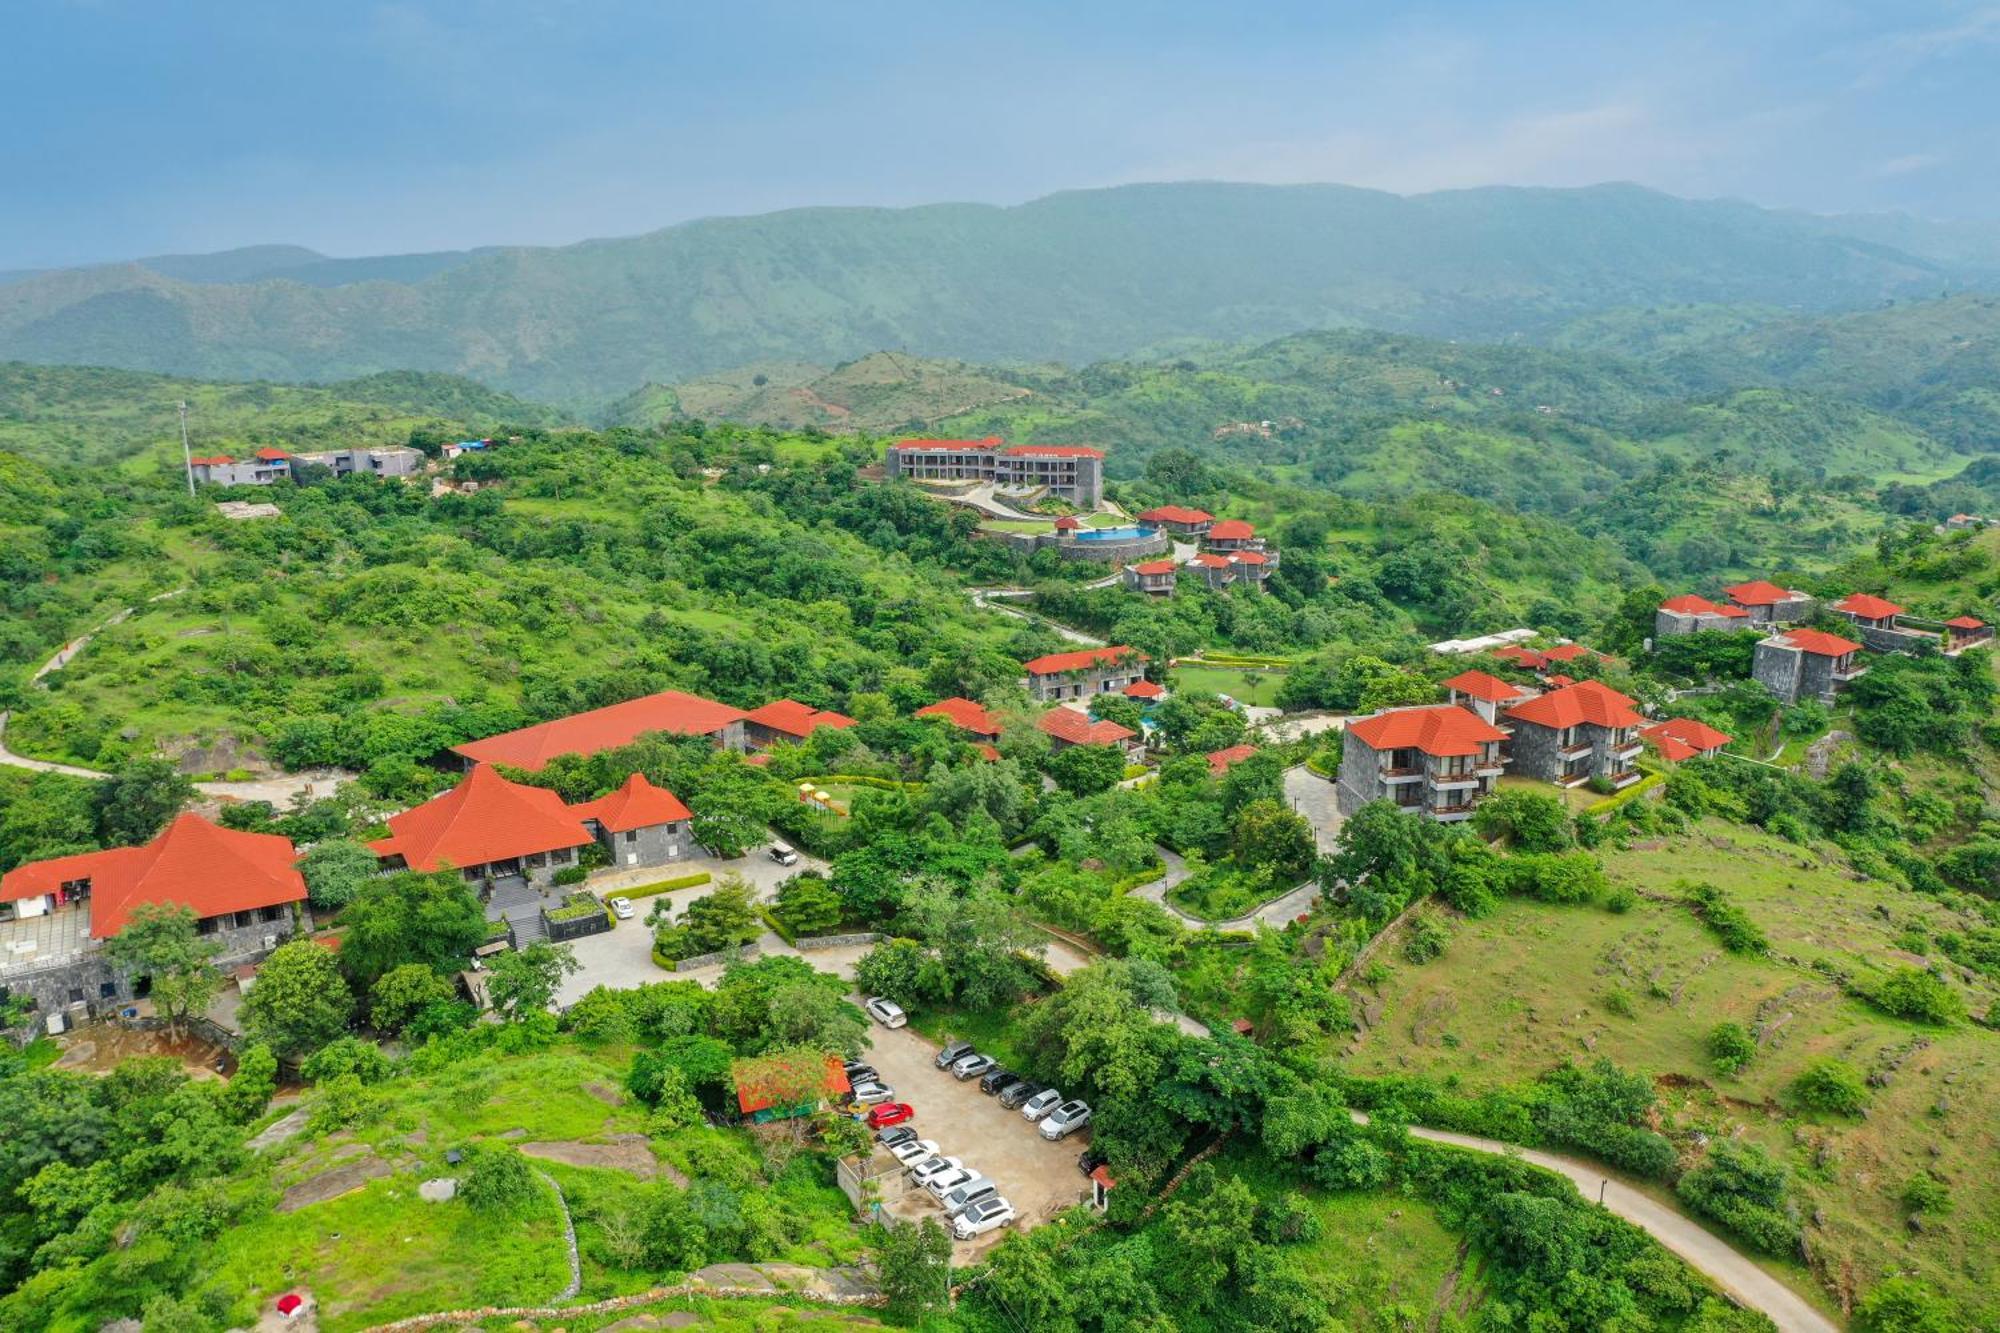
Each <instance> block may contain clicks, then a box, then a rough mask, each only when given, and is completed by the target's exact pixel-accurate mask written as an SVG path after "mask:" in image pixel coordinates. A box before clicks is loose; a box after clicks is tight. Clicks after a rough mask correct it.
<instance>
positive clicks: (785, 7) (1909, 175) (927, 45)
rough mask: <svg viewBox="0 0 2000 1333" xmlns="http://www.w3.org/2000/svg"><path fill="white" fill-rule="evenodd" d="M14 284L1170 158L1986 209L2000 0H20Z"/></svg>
mask: <svg viewBox="0 0 2000 1333" xmlns="http://www.w3.org/2000/svg"><path fill="white" fill-rule="evenodd" d="M5 11H6V12H5V13H4V15H0V124H4V125H5V127H6V128H5V131H4V133H0V268H11V267H28V266H37V265H45V264H56V263H67V262H76V261H83V260H94V259H106V258H119V257H128V256H134V255H142V254H151V253H160V252H166V251H187V250H215V249H222V248H226V247H229V246H235V245H245V244H252V243H257V242H266V241H287V242H293V243H297V244H302V245H309V246H312V247H314V248H315V249H319V250H323V251H326V252H328V253H331V254H370V253H382V252H392V251H405V250H422V249H442V248H457V247H462V246H468V245H477V244H488V243H496V242H530V243H550V242H565V241H573V240H578V239H582V238H585V237H590V236H611V235H624V234H630V233H633V232H640V231H646V230H649V229H651V228H654V227H659V226H663V225H666V224H668V223H671V222H676V221H680V220H684V219H687V218H691V217H699V216H704V215H712V214H719V213H745V212H757V211H763V210H767V209H773V208H783V207H789V206H793V205H800V204H909V203H923V202H932V201H938V200H984V201H990V202H995V203H1012V202H1018V201H1021V200H1024V199H1028V198H1032V197H1034V196H1036V195H1040V194H1045V193H1048V192H1050V191H1053V190H1058V189H1065V188H1072V187H1082V186H1097V185H1109V184H1115V183H1119V182H1125V181H1138V180H1170V179H1188V178H1209V179H1230V180H1254V181H1274V182H1293V181H1338V182H1344V183H1349V184H1356V185H1371V186H1379V187H1381V188H1384V189H1390V190H1396V191H1400V192H1410V191H1418V190H1429V189H1438V188H1449V187H1454V186H1466V185H1481V184H1492V183H1515V184H1547V185H1575V184H1585V183H1590V182H1595V181H1604V180H1633V181H1638V182H1641V183H1643V184H1647V185H1653V186H1657V187H1659V188H1661V189H1665V190H1669V191H1672V192H1674V193H1677V194H1685V195H1696V196H1713V195H1728V196H1735V197H1740V198H1745V199H1749V200H1752V201H1754V202H1757V203H1762V204H1770V205H1784V206H1793V207H1801V208H1808V209H1813V210H1817V211H1825V212H1833V211H1848V210H1887V209H1901V210H1906V211H1911V212H1917V213H1923V214H1928V215H1932V216H1941V217H1980V218H1994V217H2000V3H1978V2H1977V0H1973V2H1970V3H1951V2H1949V0H1876V2H1872V3H1832V2H1827V3H1801V2H1795V0H1733V2H1732V3H1727V4H1723V3H1709V0H1677V2H1676V3H1669V4H1658V3H1653V4H1645V5H1639V4H1632V3H1619V0H1596V3H1588V4H1566V3H1536V0H1512V2H1511V3H1501V2H1500V0H1466V2H1464V3H1434V4H1423V3H1412V4H1397V3H1383V0H1372V2H1371V3H1366V4H1347V3H1339V2H1338V0H1318V2H1317V3H1314V2H1311V0H1300V2H1298V3H1292V2H1290V0H1283V2H1270V3H1257V2H1256V0H1236V3H1216V4H1184V3H1176V2H1175V0H1094V2H1093V0H1066V2H1065V3H1060V4H1051V3H1040V2H1039V0H1008V2H1006V3H991V2H990V0H989V3H985V4H977V5H974V4H956V3H951V0H943V2H942V3H940V0H928V3H907V4H906V3H871V2H870V0H847V3H833V2H830V0H819V2H818V3H784V2H783V0H727V3H707V2H706V0H596V2H594V3H593V2H590V0H483V2H474V0H461V2H460V3H450V4H447V3H433V2H429V0H406V2H404V3H372V2H371V0H344V3H338V4H333V3H321V2H320V0H243V2H242V3H222V2H221V0H69V2H68V3H61V2H59V0H5Z"/></svg>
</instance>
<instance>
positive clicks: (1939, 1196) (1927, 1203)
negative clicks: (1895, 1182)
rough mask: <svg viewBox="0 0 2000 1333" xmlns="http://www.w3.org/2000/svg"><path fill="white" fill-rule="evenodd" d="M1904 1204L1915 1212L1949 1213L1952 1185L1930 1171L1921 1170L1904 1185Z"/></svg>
mask: <svg viewBox="0 0 2000 1333" xmlns="http://www.w3.org/2000/svg"><path fill="white" fill-rule="evenodd" d="M1903 1206H1904V1207H1905V1208H1907V1209H1909V1210H1910V1211H1911V1212H1913V1213H1948V1212H1950V1211H1951V1187H1950V1186H1948V1185H1946V1184H1945V1183H1944V1182H1943V1181H1942V1180H1939V1179H1938V1178H1937V1177H1936V1176H1934V1175H1932V1174H1931V1173H1930V1172H1928V1171H1920V1172H1918V1173H1917V1174H1916V1175H1914V1176H1911V1177H1910V1183H1909V1184H1907V1185H1905V1186H1903Z"/></svg>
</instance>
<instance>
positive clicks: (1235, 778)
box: [1222, 750, 1285, 818]
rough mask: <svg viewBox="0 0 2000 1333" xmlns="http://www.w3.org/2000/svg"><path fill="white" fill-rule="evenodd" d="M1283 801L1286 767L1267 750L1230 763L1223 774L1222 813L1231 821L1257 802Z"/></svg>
mask: <svg viewBox="0 0 2000 1333" xmlns="http://www.w3.org/2000/svg"><path fill="white" fill-rule="evenodd" d="M1284 799H1285V767H1284V764H1283V763H1281V762H1280V761H1279V759H1278V756H1277V755H1275V754H1272V753H1270V752H1269V751H1268V750H1264V751H1259V752H1258V753H1256V754H1253V755H1251V756H1250V757H1249V758H1247V759H1239V760H1237V761H1236V762H1235V763H1233V764H1231V765H1230V766H1229V768H1228V769H1227V771H1225V772H1224V773H1223V775H1222V813H1223V815H1224V816H1225V817H1228V818H1234V817H1235V815H1236V814H1237V812H1238V811H1240V810H1242V809H1243V808H1244V807H1245V806H1248V805H1251V804H1253V803H1255V802H1257V801H1279V802H1282V801H1283V800H1284Z"/></svg>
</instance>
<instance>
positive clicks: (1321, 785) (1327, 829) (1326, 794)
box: [1285, 764, 1347, 856]
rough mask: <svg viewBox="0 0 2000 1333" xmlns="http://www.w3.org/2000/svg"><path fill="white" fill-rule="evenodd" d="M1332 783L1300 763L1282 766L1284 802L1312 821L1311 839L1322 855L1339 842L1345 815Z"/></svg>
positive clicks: (1307, 820) (1308, 820)
mask: <svg viewBox="0 0 2000 1333" xmlns="http://www.w3.org/2000/svg"><path fill="white" fill-rule="evenodd" d="M1333 789H1334V784H1333V783H1331V782H1328V781H1327V780H1326V779H1325V778H1323V777H1321V776H1319V774H1317V773H1315V772H1313V771H1312V770H1311V769H1309V768H1307V767H1306V766H1305V765H1304V764H1299V765H1296V766H1295V767H1292V768H1288V769H1286V770H1285V803H1286V804H1287V805H1289V806H1291V807H1292V809H1294V810H1296V811H1298V812H1299V813H1300V814H1302V815H1304V816H1305V817H1306V822H1307V823H1308V824H1311V825H1312V831H1313V842H1314V843H1316V844H1317V845H1318V846H1319V850H1320V854H1321V855H1322V856H1324V855H1325V854H1327V853H1328V852H1331V851H1333V850H1334V848H1336V847H1337V846H1339V844H1340V826H1341V825H1342V824H1345V823H1346V822H1347V817H1346V816H1345V815H1343V814H1341V813H1340V807H1339V805H1338V804H1337V803H1336V802H1335V800H1334V790H1333Z"/></svg>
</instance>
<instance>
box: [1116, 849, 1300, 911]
mask: <svg viewBox="0 0 2000 1333" xmlns="http://www.w3.org/2000/svg"><path fill="white" fill-rule="evenodd" d="M1153 850H1154V851H1156V852H1158V853H1159V854H1160V860H1161V861H1162V862H1163V863H1165V865H1166V868H1167V870H1166V874H1164V875H1162V876H1161V877H1160V878H1159V879H1156V880H1154V881H1153V882H1152V883H1151V884H1141V885H1140V886H1139V887H1138V888H1136V889H1134V890H1132V896H1133V897H1134V898H1144V899H1145V900H1146V901H1147V902H1149V903H1158V904H1159V905H1160V906H1161V907H1163V908H1165V909H1166V912H1167V915H1168V916H1170V917H1173V918H1174V919H1175V920H1176V921H1179V922H1180V923H1181V924H1182V925H1184V926H1186V927H1187V928H1188V929H1189V930H1255V929H1256V928H1257V927H1258V926H1260V925H1266V926H1274V927H1275V926H1283V925H1284V924H1285V923H1286V922H1287V921H1291V920H1293V919H1294V918H1296V917H1298V916H1299V915H1300V914H1301V913H1303V912H1305V911H1307V910H1308V909H1309V908H1311V906H1312V904H1313V900H1314V899H1316V898H1318V897H1319V885H1318V884H1315V883H1310V882H1309V883H1305V884H1301V885H1299V886H1298V887H1297V888H1296V889H1293V890H1292V891H1291V892H1290V893H1287V894H1284V895H1282V896H1281V897H1277V898H1273V899H1272V900H1271V901H1270V902H1267V903H1265V904H1264V905H1263V906H1262V907H1259V908H1258V909H1257V910H1256V911H1254V912H1247V913H1245V914H1244V915H1242V916H1239V917H1232V918H1231V919H1229V920H1227V921H1204V920H1202V919H1201V918H1200V917H1198V916H1190V915H1188V914H1187V913H1186V912H1183V911H1182V910H1181V909H1180V908H1178V907H1176V906H1174V905H1173V904H1172V903H1171V902H1168V901H1167V895H1168V894H1169V893H1171V892H1173V890H1174V887H1175V886H1176V885H1178V884H1179V883H1180V882H1181V881H1182V880H1184V879H1186V878H1187V876H1188V870H1187V862H1185V861H1183V860H1182V859H1181V858H1180V857H1179V855H1177V854H1176V853H1174V852H1171V851H1169V850H1168V849H1167V848H1165V847H1155V848H1154V849H1153Z"/></svg>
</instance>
